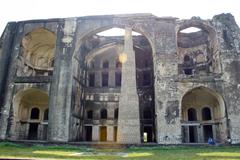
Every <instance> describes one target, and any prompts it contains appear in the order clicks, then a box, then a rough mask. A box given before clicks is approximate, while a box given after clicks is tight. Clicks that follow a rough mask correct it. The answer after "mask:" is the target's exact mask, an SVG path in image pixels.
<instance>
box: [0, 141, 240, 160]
mask: <svg viewBox="0 0 240 160" xmlns="http://www.w3.org/2000/svg"><path fill="white" fill-rule="evenodd" d="M0 158H30V159H59V160H60V159H70V160H78V159H91V160H94V159H104V160H105V159H108V160H111V159H112V160H118V159H119V160H120V159H147V160H152V159H156V160H161V159H162V160H187V159H188V160H237V159H240V147H207V146H206V147H193V146H191V147H190V146H189V147H181V146H176V147H170V146H168V147H163V146H159V147H131V148H128V149H93V148H87V147H76V146H69V145H64V146H63V145H61V146H37V145H35V146H25V145H19V144H14V143H9V142H2V143H0Z"/></svg>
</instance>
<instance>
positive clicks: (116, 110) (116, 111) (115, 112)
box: [114, 108, 118, 119]
mask: <svg viewBox="0 0 240 160" xmlns="http://www.w3.org/2000/svg"><path fill="white" fill-rule="evenodd" d="M114 118H115V119H118V108H116V109H115V110H114Z"/></svg>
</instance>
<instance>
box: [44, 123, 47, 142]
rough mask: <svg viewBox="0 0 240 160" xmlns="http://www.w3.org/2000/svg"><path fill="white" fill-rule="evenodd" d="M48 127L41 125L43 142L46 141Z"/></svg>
mask: <svg viewBox="0 0 240 160" xmlns="http://www.w3.org/2000/svg"><path fill="white" fill-rule="evenodd" d="M47 130H48V125H43V140H47Z"/></svg>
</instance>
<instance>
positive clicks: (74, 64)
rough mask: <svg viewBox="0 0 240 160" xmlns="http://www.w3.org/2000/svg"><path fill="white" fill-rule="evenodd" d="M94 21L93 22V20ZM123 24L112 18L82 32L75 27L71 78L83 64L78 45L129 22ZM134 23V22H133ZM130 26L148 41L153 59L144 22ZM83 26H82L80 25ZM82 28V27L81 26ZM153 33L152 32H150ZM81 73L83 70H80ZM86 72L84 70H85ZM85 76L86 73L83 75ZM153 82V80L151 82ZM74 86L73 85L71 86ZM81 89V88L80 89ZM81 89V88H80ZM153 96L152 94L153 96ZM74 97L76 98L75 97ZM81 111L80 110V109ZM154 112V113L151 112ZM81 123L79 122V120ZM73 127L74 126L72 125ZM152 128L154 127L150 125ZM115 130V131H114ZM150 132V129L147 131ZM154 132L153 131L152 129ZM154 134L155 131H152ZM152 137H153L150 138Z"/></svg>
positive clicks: (127, 24) (151, 38) (150, 39)
mask: <svg viewBox="0 0 240 160" xmlns="http://www.w3.org/2000/svg"><path fill="white" fill-rule="evenodd" d="M94 23H95V22H94ZM122 23H123V24H121V25H119V22H117V21H115V20H113V21H112V22H110V23H109V24H104V25H102V24H100V25H96V26H97V27H96V26H95V27H94V25H93V27H92V28H91V29H87V30H86V31H84V32H80V31H79V30H78V29H77V33H78V34H79V35H77V39H76V43H75V50H74V53H73V56H72V73H73V74H72V76H73V79H74V75H77V74H79V73H80V72H81V71H80V70H81V68H80V70H79V66H81V67H82V66H83V64H80V63H81V61H83V59H82V58H79V54H81V53H80V47H81V45H82V44H83V43H84V41H85V40H87V39H88V38H89V37H91V36H93V35H96V34H97V33H99V32H103V31H106V30H109V29H111V28H121V29H124V28H125V27H129V26H130V25H129V23H130V22H125V21H122ZM133 23H134V22H133ZM79 26H81V24H79ZM131 26H132V27H131V28H132V30H133V31H135V32H138V33H140V34H142V36H143V37H145V38H146V40H147V41H148V43H149V46H150V48H151V56H152V59H154V55H155V46H154V43H153V42H154V41H153V37H151V36H150V33H148V31H147V30H145V29H144V24H140V25H139V26H137V25H131ZM82 27H83V26H82ZM83 28H84V27H83ZM80 33H82V34H80ZM152 34H153V33H152ZM152 62H153V63H154V60H152ZM82 73H83V72H82ZM153 73H154V64H153ZM85 74H86V72H85ZM85 77H86V75H85ZM152 83H153V84H154V82H152ZM73 84H76V83H75V82H73ZM73 88H74V87H73ZM79 88H82V87H81V86H79ZM80 90H81V89H80ZM82 91H83V90H82ZM72 94H73V95H76V93H72ZM153 97H154V96H153ZM153 97H151V100H152V101H154V100H153ZM75 99H76V98H75ZM80 103H81V102H79V104H78V105H81V104H80ZM80 112H82V111H80ZM153 114H154V113H153ZM80 123H81V122H80ZM73 128H74V127H73ZM152 128H154V127H152ZM115 132H116V131H115ZM149 132H150V131H149ZM153 132H154V131H153ZM154 134H155V133H154ZM70 139H72V140H73V139H74V138H70ZM152 139H154V138H152Z"/></svg>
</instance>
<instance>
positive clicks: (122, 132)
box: [117, 27, 141, 144]
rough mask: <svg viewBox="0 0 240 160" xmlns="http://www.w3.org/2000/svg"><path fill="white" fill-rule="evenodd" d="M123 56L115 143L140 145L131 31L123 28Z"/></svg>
mask: <svg viewBox="0 0 240 160" xmlns="http://www.w3.org/2000/svg"><path fill="white" fill-rule="evenodd" d="M124 54H126V55H127V61H126V62H125V63H123V64H122V82H121V83H122V85H121V94H120V100H119V118H118V134H117V141H118V142H119V143H125V144H127V143H131V144H134V143H135V144H136V143H140V142H141V141H140V118H139V101H138V94H137V87H136V64H135V63H136V62H135V52H134V50H133V41H132V29H131V28H129V27H126V28H125V41H124Z"/></svg>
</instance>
